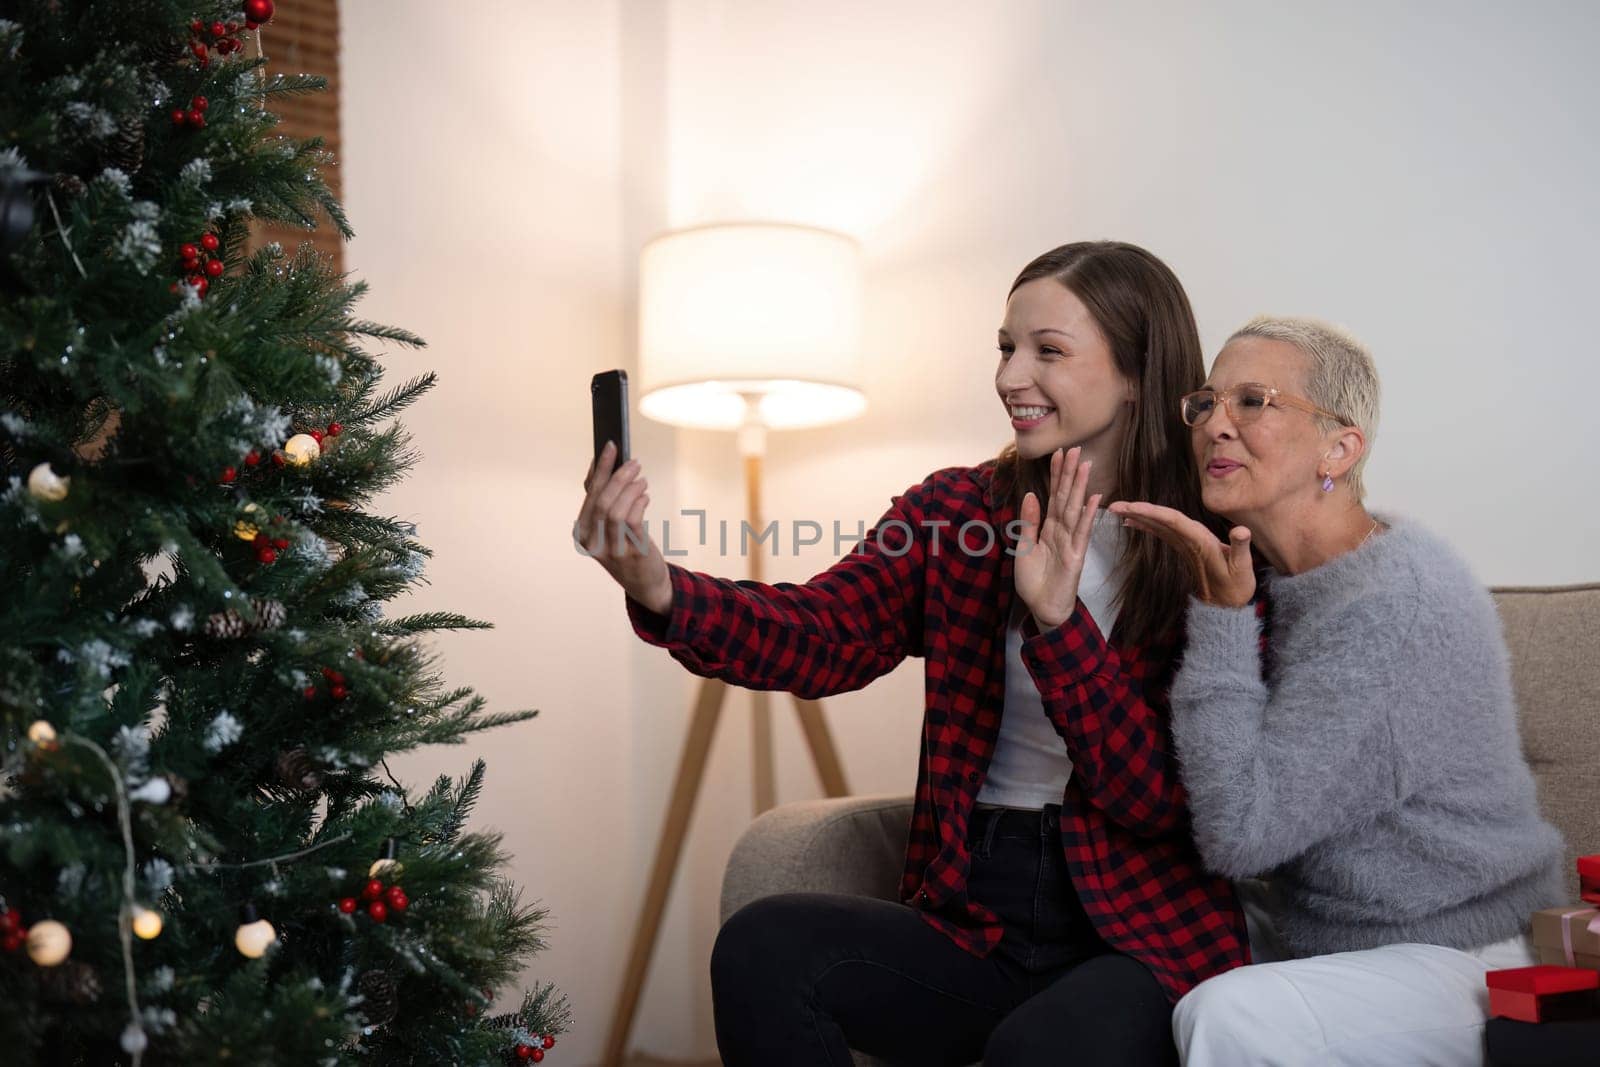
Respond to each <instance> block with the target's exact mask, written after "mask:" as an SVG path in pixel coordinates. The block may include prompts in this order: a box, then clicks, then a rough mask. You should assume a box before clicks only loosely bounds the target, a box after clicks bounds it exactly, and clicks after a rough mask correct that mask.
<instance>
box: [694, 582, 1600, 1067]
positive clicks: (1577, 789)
mask: <svg viewBox="0 0 1600 1067" xmlns="http://www.w3.org/2000/svg"><path fill="white" fill-rule="evenodd" d="M1492 593H1493V595H1494V598H1495V604H1496V606H1497V608H1498V610H1499V612H1500V619H1501V623H1502V626H1503V628H1504V631H1505V637H1506V644H1507V646H1508V647H1509V649H1510V651H1511V665H1512V681H1513V685H1514V687H1515V690H1516V695H1517V705H1518V715H1519V720H1520V727H1521V733H1522V745H1523V751H1524V753H1525V754H1526V756H1527V758H1528V763H1529V765H1530V766H1531V767H1532V768H1533V773H1534V776H1535V777H1536V778H1537V779H1538V784H1539V799H1540V805H1541V807H1542V808H1543V810H1544V813H1545V817H1546V818H1547V819H1549V820H1550V822H1552V823H1553V824H1554V825H1555V826H1556V827H1557V828H1559V829H1560V830H1561V833H1562V834H1563V836H1565V838H1566V840H1567V863H1566V872H1567V877H1568V880H1569V883H1570V885H1569V890H1570V891H1569V894H1568V897H1569V899H1571V900H1574V901H1575V900H1577V898H1578V897H1577V894H1578V888H1577V875H1576V873H1575V871H1574V868H1573V863H1572V860H1573V858H1574V857H1575V856H1578V855H1585V854H1589V853H1594V852H1600V585H1569V586H1551V587H1538V588H1535V587H1505V588H1497V589H1493V590H1492ZM910 821H911V797H910V796H908V795H907V796H857V797H842V798H836V799H828V800H812V801H804V802H801V803H796V804H786V805H783V806H781V807H777V808H774V809H772V810H771V811H768V812H766V813H765V814H763V815H762V816H760V817H759V818H757V819H756V820H755V821H754V822H752V823H751V824H750V826H749V827H748V828H747V829H746V830H745V832H744V834H743V835H742V836H741V837H740V838H739V840H738V841H737V843H736V844H735V845H734V848H733V852H732V854H731V855H730V856H729V858H728V864H727V868H726V871H725V873H724V876H723V882H722V902H721V916H722V921H724V922H726V921H727V919H728V917H729V916H730V915H732V914H733V913H734V912H736V911H738V910H739V908H741V907H743V906H744V905H745V904H747V903H749V902H750V901H752V900H756V899H758V898H760V897H764V896H769V895H771V894H774V893H785V892H819V893H854V894H861V895H864V896H873V897H880V898H883V899H885V900H895V899H897V897H896V891H897V888H898V885H899V878H900V868H901V864H902V862H903V859H904V855H905V845H906V834H907V831H908V828H909V826H910ZM856 1063H857V1064H859V1065H862V1067H869V1065H876V1064H878V1063H880V1061H878V1060H877V1059H876V1058H874V1057H870V1056H867V1055H865V1054H862V1053H857V1054H856Z"/></svg>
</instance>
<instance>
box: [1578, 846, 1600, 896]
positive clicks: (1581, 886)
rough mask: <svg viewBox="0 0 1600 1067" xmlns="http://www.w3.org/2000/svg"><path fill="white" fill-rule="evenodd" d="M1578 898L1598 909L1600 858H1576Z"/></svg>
mask: <svg viewBox="0 0 1600 1067" xmlns="http://www.w3.org/2000/svg"><path fill="white" fill-rule="evenodd" d="M1578 898H1579V899H1580V900H1582V901H1584V902H1585V903H1588V904H1593V905H1595V906H1597V907H1600V856H1579V857H1578Z"/></svg>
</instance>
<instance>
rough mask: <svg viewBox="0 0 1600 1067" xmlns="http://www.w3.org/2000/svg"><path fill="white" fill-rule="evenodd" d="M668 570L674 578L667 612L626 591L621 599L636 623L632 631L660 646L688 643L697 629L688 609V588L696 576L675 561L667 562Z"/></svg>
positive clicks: (632, 620) (669, 646) (630, 617)
mask: <svg viewBox="0 0 1600 1067" xmlns="http://www.w3.org/2000/svg"><path fill="white" fill-rule="evenodd" d="M667 573H668V574H669V575H671V577H672V606H671V607H670V608H669V609H667V611H666V613H664V614H663V613H661V612H656V611H651V610H650V609H649V608H647V607H645V606H644V605H643V604H641V603H639V602H638V601H637V600H635V599H633V597H631V596H628V595H627V594H626V593H624V594H623V598H622V599H623V602H624V603H625V604H626V605H627V608H628V621H629V622H630V623H632V624H633V632H634V633H636V634H638V635H639V637H640V638H642V639H643V640H645V641H647V642H648V643H650V644H652V645H657V646H659V647H661V648H671V647H673V646H675V645H683V644H685V643H687V642H688V641H689V640H690V639H691V638H692V637H693V635H694V633H695V631H696V630H697V629H698V625H697V623H696V621H695V619H694V617H693V613H692V612H691V611H690V610H689V604H690V603H691V599H690V597H689V588H690V586H691V585H692V584H693V582H694V578H693V576H692V575H691V574H690V573H689V572H688V571H687V570H685V569H684V568H682V567H680V566H678V565H677V564H676V563H669V564H667Z"/></svg>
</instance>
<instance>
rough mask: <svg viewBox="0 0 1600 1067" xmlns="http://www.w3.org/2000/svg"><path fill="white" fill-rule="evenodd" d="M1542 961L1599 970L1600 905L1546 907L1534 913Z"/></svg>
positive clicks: (1536, 945)
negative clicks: (1592, 906)
mask: <svg viewBox="0 0 1600 1067" xmlns="http://www.w3.org/2000/svg"><path fill="white" fill-rule="evenodd" d="M1533 947H1534V951H1535V952H1537V953H1538V954H1539V962H1540V963H1549V964H1555V965H1556V966H1560V967H1583V968H1586V969H1588V970H1591V971H1600V908H1545V909H1544V910H1543V911H1536V912H1534V913H1533Z"/></svg>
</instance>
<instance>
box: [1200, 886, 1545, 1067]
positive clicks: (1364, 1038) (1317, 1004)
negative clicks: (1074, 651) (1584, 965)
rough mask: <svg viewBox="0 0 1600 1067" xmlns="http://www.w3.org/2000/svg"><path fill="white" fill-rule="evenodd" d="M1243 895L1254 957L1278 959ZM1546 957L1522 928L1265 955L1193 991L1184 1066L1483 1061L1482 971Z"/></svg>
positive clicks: (1454, 1065)
mask: <svg viewBox="0 0 1600 1067" xmlns="http://www.w3.org/2000/svg"><path fill="white" fill-rule="evenodd" d="M1241 895H1242V896H1243V895H1244V894H1243V893H1241ZM1245 899H1246V913H1247V916H1248V917H1249V918H1250V919H1251V938H1250V941H1251V949H1252V955H1254V956H1256V958H1263V957H1264V958H1267V959H1272V958H1273V949H1272V947H1271V944H1272V941H1271V933H1270V930H1268V929H1266V928H1265V925H1266V924H1264V923H1261V922H1260V916H1259V914H1251V912H1252V907H1251V901H1250V898H1249V897H1248V896H1246V897H1245ZM1258 942H1259V943H1260V944H1261V945H1262V948H1263V950H1264V951H1263V952H1262V953H1261V954H1260V955H1256V952H1255V950H1256V947H1257V944H1258ZM1537 962H1538V958H1537V957H1536V955H1535V954H1534V951H1533V948H1532V945H1531V943H1530V942H1529V940H1528V938H1527V937H1526V936H1520V937H1515V938H1512V939H1510V940H1508V941H1502V942H1499V943H1497V944H1493V945H1487V946H1484V947H1483V948H1480V949H1476V950H1473V951H1468V952H1463V951H1459V950H1457V949H1453V948H1442V947H1440V946H1438V945H1418V944H1404V945H1385V946H1384V947H1382V948H1374V949H1367V950H1365V951H1361V952H1339V953H1334V954H1332V955H1328V956H1311V957H1307V958H1304V959H1292V960H1282V961H1279V962H1268V963H1256V964H1252V965H1251V966H1248V967H1238V968H1235V969H1234V970H1231V971H1228V972H1226V973H1224V974H1219V975H1217V976H1216V977H1215V978H1211V979H1208V980H1206V981H1204V982H1201V983H1200V984H1199V985H1198V986H1196V987H1195V988H1194V989H1192V990H1190V991H1189V993H1188V995H1187V996H1185V997H1184V998H1183V999H1182V1000H1180V1001H1178V1006H1177V1008H1176V1009H1175V1010H1174V1012H1173V1017H1172V1031H1173V1036H1174V1037H1176V1039H1177V1042H1178V1054H1179V1056H1180V1058H1181V1060H1182V1062H1183V1064H1184V1067H1302V1065H1309V1064H1316V1065H1318V1067H1323V1065H1338V1067H1388V1065H1390V1064H1393V1065H1396V1067H1399V1065H1405V1067H1481V1064H1482V1063H1483V1054H1484V1049H1483V1024H1484V1022H1485V1020H1486V1019H1487V1017H1488V1012H1489V994H1488V990H1487V988H1486V987H1485V985H1484V981H1483V976H1484V972H1486V971H1491V970H1498V969H1500V968H1504V967H1528V966H1531V965H1533V964H1535V963H1537Z"/></svg>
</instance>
